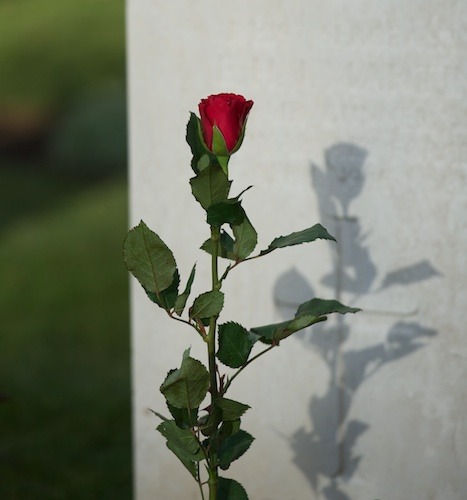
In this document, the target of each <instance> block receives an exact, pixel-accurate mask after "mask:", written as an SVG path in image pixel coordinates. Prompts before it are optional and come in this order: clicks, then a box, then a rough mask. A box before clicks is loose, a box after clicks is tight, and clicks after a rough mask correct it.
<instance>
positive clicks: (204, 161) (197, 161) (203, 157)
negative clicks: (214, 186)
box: [186, 113, 215, 174]
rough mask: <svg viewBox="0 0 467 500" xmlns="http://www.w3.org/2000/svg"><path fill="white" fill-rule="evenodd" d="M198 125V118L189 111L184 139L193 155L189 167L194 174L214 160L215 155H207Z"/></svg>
mask: <svg viewBox="0 0 467 500" xmlns="http://www.w3.org/2000/svg"><path fill="white" fill-rule="evenodd" d="M200 127H201V125H200V119H199V118H198V117H197V116H196V115H195V114H194V113H190V119H189V120H188V123H187V126H186V141H187V143H188V145H189V146H190V149H191V154H192V155H193V158H192V160H191V168H192V169H193V171H194V172H195V174H197V173H198V172H201V171H202V170H204V168H206V167H207V166H208V165H209V164H210V163H211V162H212V161H213V160H214V161H215V156H214V155H212V156H211V155H209V153H208V152H207V151H206V146H204V145H203V143H202V140H201V129H200Z"/></svg>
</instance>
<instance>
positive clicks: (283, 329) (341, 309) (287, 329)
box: [251, 298, 360, 342]
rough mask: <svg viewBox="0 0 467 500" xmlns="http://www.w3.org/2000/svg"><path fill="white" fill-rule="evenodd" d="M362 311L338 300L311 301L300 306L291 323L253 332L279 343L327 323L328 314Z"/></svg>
mask: <svg viewBox="0 0 467 500" xmlns="http://www.w3.org/2000/svg"><path fill="white" fill-rule="evenodd" d="M358 311H360V309H358V308H355V307H347V306H344V305H343V304H341V303H340V302H338V301H337V300H323V299H318V298H315V299H311V300H309V301H307V302H304V303H303V304H301V305H300V306H299V308H298V309H297V312H296V314H295V318H293V319H291V320H289V321H282V322H281V323H275V324H272V325H266V326H260V327H255V328H252V329H251V331H252V332H253V333H255V334H257V335H260V336H261V337H262V339H266V341H272V342H278V341H280V340H283V339H285V338H286V337H289V336H290V335H292V334H293V333H295V332H298V331H299V330H303V329H304V328H308V327H309V326H311V325H314V324H315V323H319V322H321V321H325V320H326V319H327V316H326V315H327V314H331V313H340V314H345V313H355V312H358Z"/></svg>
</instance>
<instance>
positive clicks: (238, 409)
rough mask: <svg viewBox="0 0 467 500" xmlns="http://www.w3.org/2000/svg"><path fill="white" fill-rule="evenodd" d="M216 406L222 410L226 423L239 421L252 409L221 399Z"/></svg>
mask: <svg viewBox="0 0 467 500" xmlns="http://www.w3.org/2000/svg"><path fill="white" fill-rule="evenodd" d="M215 404H216V406H217V407H218V408H219V409H220V410H221V412H222V421H224V422H225V421H227V420H237V419H239V418H240V417H241V416H242V415H243V414H244V413H245V412H246V411H247V410H248V408H250V407H249V406H248V405H245V404H243V403H239V402H238V401H234V400H233V399H227V398H219V399H217V400H216V402H215Z"/></svg>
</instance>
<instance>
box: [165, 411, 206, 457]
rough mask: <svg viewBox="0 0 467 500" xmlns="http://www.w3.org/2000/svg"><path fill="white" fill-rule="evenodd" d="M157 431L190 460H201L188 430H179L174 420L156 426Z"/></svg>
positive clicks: (196, 442)
mask: <svg viewBox="0 0 467 500" xmlns="http://www.w3.org/2000/svg"><path fill="white" fill-rule="evenodd" d="M157 430H158V431H159V432H160V433H161V434H162V435H163V436H164V437H165V438H166V439H167V441H168V442H170V443H172V444H175V445H177V446H178V447H179V448H181V449H182V450H183V451H184V453H185V455H186V457H187V458H189V459H190V460H195V461H197V460H202V459H203V455H202V452H201V450H200V447H199V443H198V441H197V439H196V437H195V436H194V434H193V433H192V431H191V430H190V429H181V428H180V427H178V425H177V424H176V423H175V420H165V421H164V422H161V423H160V424H159V425H158V426H157Z"/></svg>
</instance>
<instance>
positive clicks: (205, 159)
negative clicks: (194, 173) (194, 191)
mask: <svg viewBox="0 0 467 500" xmlns="http://www.w3.org/2000/svg"><path fill="white" fill-rule="evenodd" d="M210 164H211V158H210V157H209V155H208V154H204V155H203V156H201V158H200V159H199V160H198V163H197V164H196V168H197V169H198V172H202V171H203V170H204V169H205V168H208V167H209V165H210Z"/></svg>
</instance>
